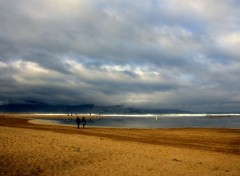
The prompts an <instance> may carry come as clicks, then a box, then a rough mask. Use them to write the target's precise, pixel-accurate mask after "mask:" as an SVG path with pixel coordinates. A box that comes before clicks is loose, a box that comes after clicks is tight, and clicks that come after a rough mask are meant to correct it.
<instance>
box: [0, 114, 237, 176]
mask: <svg viewBox="0 0 240 176" xmlns="http://www.w3.org/2000/svg"><path fill="white" fill-rule="evenodd" d="M29 118H34V117H33V116H29V115H17V116H16V115H5V116H0V140H1V144H0V175H236V176H237V175H240V165H239V163H240V129H188V128H187V129H152V130H150V129H115V128H89V127H87V128H86V129H77V128H74V127H67V126H50V125H39V124H30V123H28V120H29Z"/></svg>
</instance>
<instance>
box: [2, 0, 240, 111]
mask: <svg viewBox="0 0 240 176" xmlns="http://www.w3.org/2000/svg"><path fill="white" fill-rule="evenodd" d="M239 17H240V3H239V1H237V0H230V1H225V0H196V1H191V0H186V1H184V2H182V1H181V0H163V1H155V0H146V1H141V2H140V1H137V0H132V1H125V0H116V1H110V0H100V1H99V0H62V1H58V0H51V1H49V0H48V1H47V0H35V1H30V2H29V1H27V0H12V1H4V0H0V26H1V27H0V104H3V103H12V102H27V101H32V100H34V101H41V102H47V103H52V104H84V103H95V104H99V105H115V104H123V105H130V106H138V107H149V108H176V109H182V110H192V111H201V112H204V111H212V112H213V111H226V112H236V111H239V108H240V94H239V90H240V83H239V81H238V80H239V75H240V69H239V68H240V52H239V48H240V18H239Z"/></svg>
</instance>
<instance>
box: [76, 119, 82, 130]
mask: <svg viewBox="0 0 240 176" xmlns="http://www.w3.org/2000/svg"><path fill="white" fill-rule="evenodd" d="M76 123H77V126H78V128H79V125H80V123H81V119H79V117H77V119H76Z"/></svg>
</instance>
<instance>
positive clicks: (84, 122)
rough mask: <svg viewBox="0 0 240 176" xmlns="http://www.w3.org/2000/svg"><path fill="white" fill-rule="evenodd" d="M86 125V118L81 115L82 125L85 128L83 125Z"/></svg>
mask: <svg viewBox="0 0 240 176" xmlns="http://www.w3.org/2000/svg"><path fill="white" fill-rule="evenodd" d="M85 125H86V119H85V117H83V118H82V126H83V128H85V127H84V126H85Z"/></svg>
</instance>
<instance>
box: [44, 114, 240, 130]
mask: <svg viewBox="0 0 240 176" xmlns="http://www.w3.org/2000/svg"><path fill="white" fill-rule="evenodd" d="M47 121H52V123H54V124H60V125H76V121H75V118H66V119H65V118H54V119H48V120H47ZM87 126H95V127H113V128H238V129H239V128H240V114H208V115H207V114H161V115H151V114H146V115H117V114H115V115H107V116H104V117H102V116H97V117H96V116H94V117H92V118H91V119H87Z"/></svg>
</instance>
